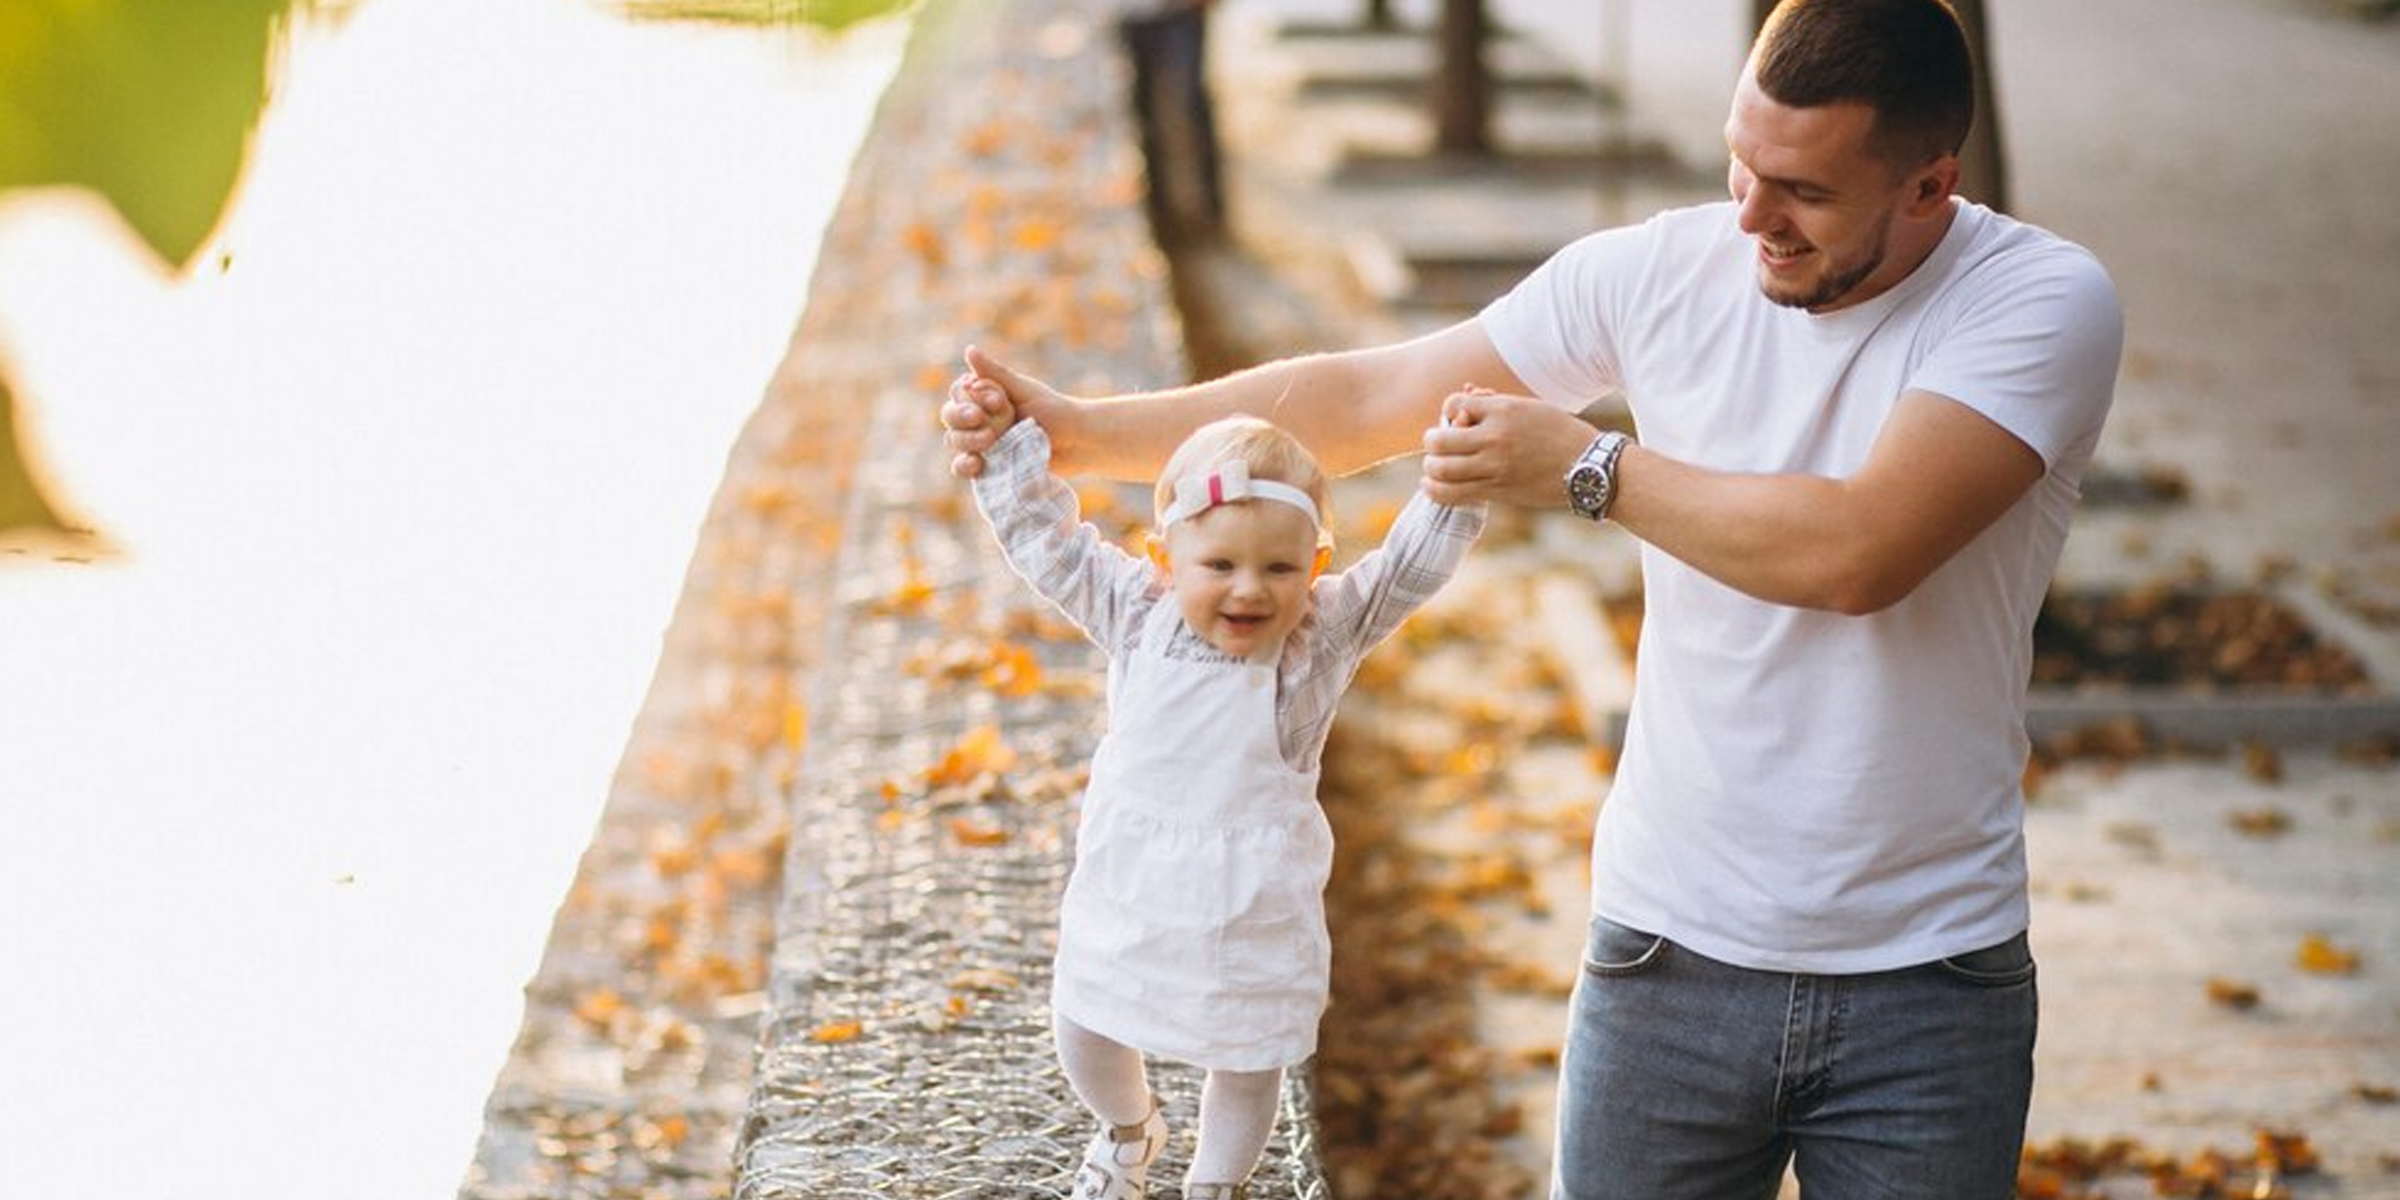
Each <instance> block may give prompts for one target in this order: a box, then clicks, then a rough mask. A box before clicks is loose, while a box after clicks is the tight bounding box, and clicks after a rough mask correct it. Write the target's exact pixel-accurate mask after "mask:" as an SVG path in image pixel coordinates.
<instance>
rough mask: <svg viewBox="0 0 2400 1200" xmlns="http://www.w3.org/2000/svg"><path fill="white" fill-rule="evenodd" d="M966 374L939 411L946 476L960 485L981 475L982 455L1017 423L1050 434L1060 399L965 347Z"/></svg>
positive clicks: (1041, 385) (1060, 407) (1054, 392)
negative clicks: (947, 461) (1034, 425)
mask: <svg viewBox="0 0 2400 1200" xmlns="http://www.w3.org/2000/svg"><path fill="white" fill-rule="evenodd" d="M966 358H967V369H966V370H965V371H964V372H962V373H960V375H959V377H958V378H957V379H955V380H953V381H951V384H950V398H949V400H947V401H946V402H944V403H943V405H942V428H943V430H944V433H943V435H942V440H943V442H944V443H945V444H947V445H948V446H949V447H950V452H951V455H952V457H951V459H950V473H951V474H953V475H956V476H958V477H959V478H961V479H973V478H974V477H976V476H978V475H981V474H983V452H984V451H986V450H989V449H991V448H992V444H993V443H995V442H997V441H999V440H1000V435H1001V434H1003V433H1006V432H1008V427H1009V426H1011V425H1013V424H1015V423H1016V422H1017V420H1018V419H1019V418H1027V419H1030V420H1033V421H1035V422H1037V423H1039V424H1041V425H1042V426H1043V427H1044V428H1046V429H1048V430H1050V432H1051V437H1052V439H1053V441H1054V442H1055V441H1056V440H1057V438H1058V430H1057V428H1056V426H1055V424H1054V423H1053V421H1054V419H1055V418H1056V417H1057V416H1058V415H1059V414H1060V413H1061V412H1062V411H1063V410H1064V407H1065V405H1066V403H1067V401H1066V398H1065V397H1064V396H1061V395H1060V394H1059V392H1058V391H1057V389H1055V388H1052V387H1051V386H1050V385H1049V384H1046V383H1043V382H1042V381H1040V380H1038V379H1035V378H1033V377H1031V376H1028V375H1023V374H1020V373H1018V372H1017V371H1015V370H1013V369H1011V368H1009V367H1008V366H1006V365H1003V364H1002V363H1001V362H1000V360H999V359H996V358H993V357H992V356H991V355H989V354H986V353H984V352H983V351H982V350H981V349H980V348H978V347H975V346H969V347H967V354H966Z"/></svg>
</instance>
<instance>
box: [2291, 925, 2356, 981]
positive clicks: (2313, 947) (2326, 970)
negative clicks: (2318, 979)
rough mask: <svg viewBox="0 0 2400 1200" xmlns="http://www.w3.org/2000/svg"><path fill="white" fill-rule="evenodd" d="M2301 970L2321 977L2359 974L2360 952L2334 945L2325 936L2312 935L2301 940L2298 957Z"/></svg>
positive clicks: (2319, 934)
mask: <svg viewBox="0 0 2400 1200" xmlns="http://www.w3.org/2000/svg"><path fill="white" fill-rule="evenodd" d="M2297 957H2298V960H2299V963H2300V969H2301V970H2303V971H2313V972H2315V973H2316V974H2319V975H2355V974H2357V973H2358V952H2357V951H2355V950H2345V949H2343V948H2341V947H2340V946H2336V945H2334V944H2333V942H2332V941H2331V940H2329V939H2328V938H2326V936H2325V935H2324V934H2321V933H2312V934H2309V935H2308V936H2307V937H2304V938H2301V939H2300V953H2299V955H2298V956H2297Z"/></svg>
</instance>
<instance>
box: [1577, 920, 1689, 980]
mask: <svg viewBox="0 0 2400 1200" xmlns="http://www.w3.org/2000/svg"><path fill="white" fill-rule="evenodd" d="M1669 945H1671V943H1669V942H1668V941H1667V939H1665V938H1664V937H1661V936H1659V935H1658V934H1655V933H1644V932H1642V931H1641V930H1639V929H1632V928H1628V927H1627V926H1624V925H1619V924H1617V923H1616V922H1615V921H1611V920H1609V919H1608V918H1606V917H1593V918H1592V930H1591V936H1590V937H1589V939H1587V940H1586V941H1585V943H1584V949H1583V969H1584V971H1585V972H1587V973H1589V974H1593V975H1600V976H1605V977H1610V978H1614V977H1617V976H1623V975H1639V974H1641V973H1642V972H1644V971H1647V970H1649V969H1650V968H1651V967H1653V966H1656V965H1658V963H1659V961H1660V960H1662V959H1664V958H1665V957H1666V956H1667V947H1668V946H1669Z"/></svg>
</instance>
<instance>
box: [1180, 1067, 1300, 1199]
mask: <svg viewBox="0 0 2400 1200" xmlns="http://www.w3.org/2000/svg"><path fill="white" fill-rule="evenodd" d="M1282 1096H1283V1070H1282V1068H1280V1067H1278V1068H1275V1069H1273V1070H1268V1071H1210V1072H1209V1073H1208V1082H1207V1083H1206V1084H1204V1085H1202V1087H1201V1089H1200V1145H1199V1147H1198V1148H1197V1149H1196V1150H1194V1151H1193V1152H1192V1173H1191V1176H1190V1180H1191V1184H1209V1183H1218V1184H1225V1183H1240V1182H1242V1181H1244V1180H1246V1179H1248V1178H1250V1172H1251V1170H1252V1169H1254V1168H1256V1167H1257V1166H1258V1157H1259V1155H1260V1154H1263V1153H1265V1151H1266V1148H1267V1138H1268V1137H1269V1136H1270V1135H1272V1134H1273V1133H1274V1132H1275V1112H1276V1107H1277V1104H1278V1103H1279V1102H1280V1101H1281V1099H1282ZM1191 1184H1187V1185H1186V1186H1187V1187H1189V1186H1191Z"/></svg>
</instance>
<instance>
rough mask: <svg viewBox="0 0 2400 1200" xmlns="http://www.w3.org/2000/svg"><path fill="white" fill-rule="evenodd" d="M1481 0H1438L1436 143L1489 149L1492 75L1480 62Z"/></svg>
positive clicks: (1451, 148)
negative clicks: (1438, 57) (1440, 11)
mask: <svg viewBox="0 0 2400 1200" xmlns="http://www.w3.org/2000/svg"><path fill="white" fill-rule="evenodd" d="M1487 27H1488V22H1487V21H1486V19H1485V16H1484V11H1483V0H1442V28H1441V34H1440V37H1441V67H1440V70H1439V72H1438V74H1436V75H1435V77H1434V93H1433V119H1434V134H1435V136H1434V146H1435V148H1436V149H1438V150H1440V151H1441V152H1442V153H1444V154H1477V155H1483V154H1490V153H1491V152H1492V77H1491V71H1490V70H1489V68H1488V67H1487V66H1486V64H1485V63H1484V61H1483V44H1484V35H1485V33H1486V30H1487Z"/></svg>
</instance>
